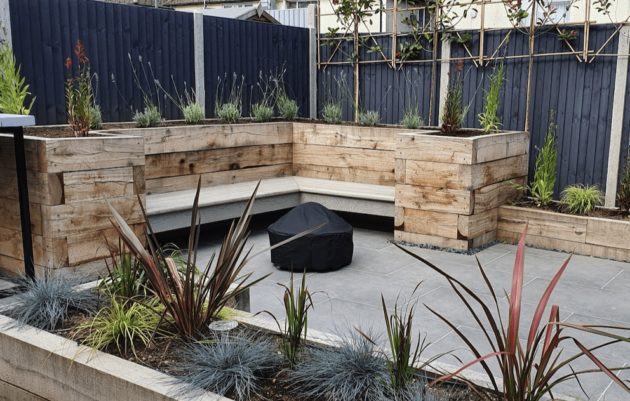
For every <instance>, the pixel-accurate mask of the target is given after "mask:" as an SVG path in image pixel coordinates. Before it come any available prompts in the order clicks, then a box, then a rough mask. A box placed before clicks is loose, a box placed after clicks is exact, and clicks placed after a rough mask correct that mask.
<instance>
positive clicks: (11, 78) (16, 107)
mask: <svg viewBox="0 0 630 401" xmlns="http://www.w3.org/2000/svg"><path fill="white" fill-rule="evenodd" d="M28 88H29V86H28V84H26V79H25V78H24V77H23V76H22V74H21V72H20V66H19V65H18V64H17V61H16V60H15V56H14V55H13V51H12V50H11V48H10V47H9V45H8V44H6V43H2V44H0V112H2V113H7V114H30V113H31V109H32V108H33V104H34V103H35V97H33V98H32V99H31V102H30V103H29V104H28V106H25V102H26V98H27V97H29V96H30V94H31V93H30V92H29V91H28Z"/></svg>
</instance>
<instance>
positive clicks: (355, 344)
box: [286, 333, 389, 401]
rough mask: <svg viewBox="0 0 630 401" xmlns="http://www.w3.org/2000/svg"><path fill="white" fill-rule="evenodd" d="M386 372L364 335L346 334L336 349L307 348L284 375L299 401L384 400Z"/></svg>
mask: <svg viewBox="0 0 630 401" xmlns="http://www.w3.org/2000/svg"><path fill="white" fill-rule="evenodd" d="M388 381H389V372H388V369H387V365H386V364H385V360H383V358H381V356H380V354H379V352H378V350H377V347H376V345H375V344H374V342H373V341H372V340H370V339H368V337H367V336H364V335H359V334H358V333H350V334H349V335H347V336H344V338H343V340H342V343H341V344H340V345H339V346H338V347H334V348H333V347H325V348H323V347H322V348H319V347H318V348H311V349H310V350H309V352H308V355H307V356H306V357H305V358H304V359H303V360H302V361H301V362H299V363H298V364H297V365H296V366H295V367H294V369H293V370H291V371H289V372H288V377H287V382H286V384H287V386H288V388H289V390H290V391H291V392H293V393H295V394H296V395H298V396H300V397H302V398H303V399H308V400H310V399H322V400H326V401H355V400H357V401H358V400H370V401H385V400H387V399H388V397H387V395H388V393H389V385H388Z"/></svg>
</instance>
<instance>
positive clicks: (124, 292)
mask: <svg viewBox="0 0 630 401" xmlns="http://www.w3.org/2000/svg"><path fill="white" fill-rule="evenodd" d="M113 249H114V248H113V247H111V246H110V260H109V261H108V260H105V265H106V267H107V273H108V274H107V276H106V277H104V278H103V280H101V281H100V283H99V285H98V286H99V290H101V292H102V293H104V294H108V295H112V296H119V297H122V298H134V297H137V296H139V295H146V292H147V289H146V278H145V275H144V270H143V268H142V266H140V262H139V261H138V260H137V259H136V258H135V257H134V256H133V255H132V254H131V253H129V251H128V250H127V249H125V247H124V245H123V244H122V243H121V244H119V247H118V249H120V251H119V252H117V253H116V252H115V251H114V250H113Z"/></svg>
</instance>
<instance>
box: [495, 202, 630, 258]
mask: <svg viewBox="0 0 630 401" xmlns="http://www.w3.org/2000/svg"><path fill="white" fill-rule="evenodd" d="M525 223H528V224H529V229H528V234H527V239H526V242H527V244H528V245H532V246H536V247H540V248H544V249H551V250H560V251H565V252H572V253H576V254H580V255H587V256H596V257H600V258H607V259H614V260H619V261H625V262H630V219H626V220H615V219H607V218H600V217H588V216H574V215H570V214H563V213H557V212H550V211H545V210H538V209H534V208H526V207H518V206H501V207H500V208H499V222H498V230H497V239H498V240H500V241H506V242H510V243H516V242H518V238H519V236H520V233H521V232H522V231H523V227H524V226H525Z"/></svg>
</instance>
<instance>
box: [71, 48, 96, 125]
mask: <svg viewBox="0 0 630 401" xmlns="http://www.w3.org/2000/svg"><path fill="white" fill-rule="evenodd" d="M74 54H75V56H76V58H77V61H78V73H79V74H78V75H77V76H74V75H72V59H71V58H70V57H68V58H67V59H66V63H65V64H66V69H67V70H68V77H67V78H66V88H65V91H66V109H67V112H68V124H69V125H70V128H72V132H74V135H75V136H86V135H87V134H88V132H89V131H90V124H91V122H92V118H91V112H92V107H93V105H94V96H93V91H92V75H91V73H90V60H89V59H88V57H87V53H86V51H85V47H84V46H83V43H82V42H81V41H80V40H77V43H76V44H75V46H74Z"/></svg>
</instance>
